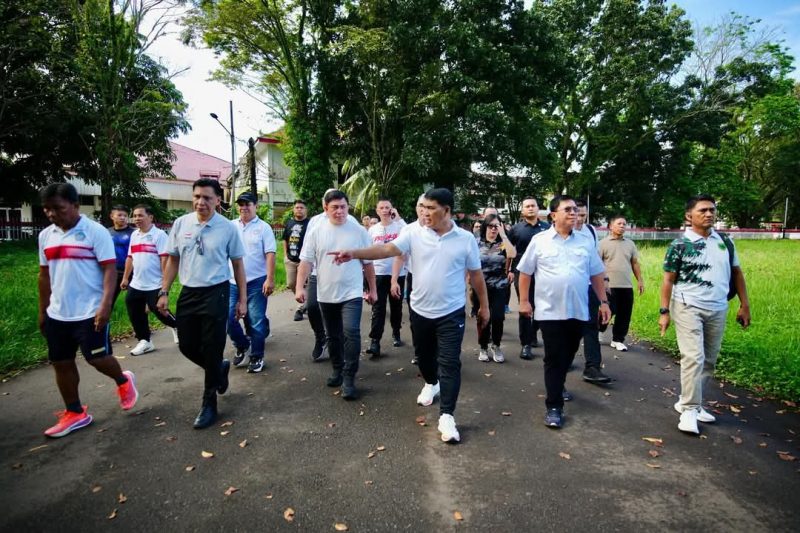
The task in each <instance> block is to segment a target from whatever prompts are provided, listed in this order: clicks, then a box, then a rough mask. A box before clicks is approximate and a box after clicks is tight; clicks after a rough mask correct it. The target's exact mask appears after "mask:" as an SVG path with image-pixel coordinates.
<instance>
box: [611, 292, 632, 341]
mask: <svg viewBox="0 0 800 533" xmlns="http://www.w3.org/2000/svg"><path fill="white" fill-rule="evenodd" d="M611 297H612V298H614V308H615V311H616V313H617V314H616V316H615V317H614V327H613V328H611V334H612V338H613V339H614V342H625V336H626V335H627V334H628V328H629V327H630V325H631V315H632V314H633V289H622V288H620V289H611Z"/></svg>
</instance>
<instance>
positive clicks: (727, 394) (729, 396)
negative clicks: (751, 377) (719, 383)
mask: <svg viewBox="0 0 800 533" xmlns="http://www.w3.org/2000/svg"><path fill="white" fill-rule="evenodd" d="M722 394H724V395H725V396H727V397H728V398H733V399H734V400H738V399H739V397H738V396H736V395H735V394H731V393H730V392H723V393H722Z"/></svg>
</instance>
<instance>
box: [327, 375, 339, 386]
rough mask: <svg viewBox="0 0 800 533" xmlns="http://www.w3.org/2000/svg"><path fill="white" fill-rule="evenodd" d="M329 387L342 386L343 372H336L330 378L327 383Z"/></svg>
mask: <svg viewBox="0 0 800 533" xmlns="http://www.w3.org/2000/svg"><path fill="white" fill-rule="evenodd" d="M325 384H326V385H328V387H339V386H341V385H342V373H341V372H334V373H333V374H332V375H331V377H329V378H328V381H326V382H325Z"/></svg>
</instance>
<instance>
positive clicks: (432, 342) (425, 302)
mask: <svg viewBox="0 0 800 533" xmlns="http://www.w3.org/2000/svg"><path fill="white" fill-rule="evenodd" d="M453 204H454V201H453V193H451V192H450V191H449V190H447V189H431V190H429V191H428V192H426V193H425V197H424V198H423V201H422V216H421V217H420V220H419V222H420V224H419V225H418V226H416V227H409V229H408V230H407V231H404V232H402V233H401V234H400V236H399V237H398V238H397V239H395V240H394V241H392V242H390V243H387V244H378V245H375V246H370V247H369V248H362V249H357V250H342V251H339V252H335V253H334V254H333V255H335V256H336V262H337V263H344V262H347V261H349V260H351V259H383V258H386V257H396V256H399V255H407V256H408V257H409V258H410V259H411V261H413V263H414V291H413V292H412V293H411V334H412V335H413V337H414V346H415V350H416V352H417V354H418V356H419V362H418V364H419V369H420V372H421V373H422V377H423V378H424V379H425V386H424V387H422V391H421V392H420V393H419V396H417V403H418V404H419V405H422V406H428V405H431V404H432V403H433V400H434V399H435V397H436V396H440V397H441V402H440V405H439V413H440V415H439V433H441V439H442V441H444V442H451V443H455V442H459V441H460V440H461V436H460V435H459V433H458V429H456V422H455V419H454V418H453V412H454V411H455V409H456V402H457V400H458V393H459V390H460V388H461V358H460V356H461V342H462V341H463V339H464V322H465V310H464V309H465V308H464V306H465V304H466V297H465V294H466V283H465V278H466V276H465V274H467V275H469V279H470V284H471V285H472V287H473V289H474V290H475V292H476V293H477V295H478V300H479V302H480V309H479V310H478V326H479V327H481V328H482V327H483V326H484V325H486V323H487V322H488V321H489V303H488V299H487V296H486V284H485V283H484V280H483V273H482V272H481V261H480V256H479V254H478V244H477V242H476V241H475V237H473V235H472V234H471V233H469V232H468V231H465V230H463V229H461V228H459V227H457V226H456V224H455V223H454V222H453V220H452V219H451V216H452V213H453Z"/></svg>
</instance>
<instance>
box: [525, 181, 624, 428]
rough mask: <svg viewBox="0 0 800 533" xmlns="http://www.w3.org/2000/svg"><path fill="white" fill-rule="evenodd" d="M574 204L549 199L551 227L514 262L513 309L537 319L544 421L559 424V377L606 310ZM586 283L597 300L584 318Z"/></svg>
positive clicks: (595, 258) (600, 270)
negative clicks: (533, 281)
mask: <svg viewBox="0 0 800 533" xmlns="http://www.w3.org/2000/svg"><path fill="white" fill-rule="evenodd" d="M577 212H578V208H577V206H576V205H575V200H573V199H572V198H571V197H569V196H566V195H562V196H556V197H555V198H553V200H552V201H551V202H550V216H551V218H552V220H553V225H552V226H551V227H550V229H548V230H547V231H544V232H542V233H539V234H538V235H536V236H535V237H533V239H531V242H530V244H529V245H528V248H527V250H525V255H524V256H523V257H522V259H521V260H520V262H519V265H518V268H519V273H520V276H519V294H520V302H519V312H520V314H521V315H523V316H524V317H530V316H531V314H534V318H535V319H536V320H537V321H538V322H539V327H540V328H541V330H542V341H543V342H544V384H545V388H546V389H547V397H546V398H545V406H546V407H547V412H546V414H545V418H544V423H545V425H546V426H547V427H550V428H554V429H560V428H561V427H563V425H564V419H563V408H564V399H565V398H564V396H563V393H564V381H565V379H566V377H567V371H568V370H569V367H570V366H571V365H572V360H573V359H574V358H575V352H577V351H578V346H579V345H580V342H581V338H582V336H583V330H584V326H585V324H586V321H587V320H597V319H598V318H599V319H600V320H601V321H602V322H603V323H604V324H607V323H608V321H609V319H610V318H611V310H610V309H609V307H608V301H607V300H606V296H605V287H604V286H603V279H604V278H605V268H604V267H603V262H602V261H601V260H600V256H599V255H598V253H597V251H596V249H595V246H594V243H593V242H592V241H591V240H590V239H589V238H587V237H586V236H584V235H583V234H582V233H579V232H577V231H574V228H575V222H576V218H577V216H576V215H577ZM532 277H535V278H536V288H535V290H534V306H533V307H534V309H535V313H532V309H531V303H530V300H529V297H528V294H529V293H528V289H529V288H530V285H531V278H532ZM590 282H591V284H592V288H593V289H594V293H595V295H596V296H597V298H598V299H599V300H600V308H599V311H598V314H599V317H594V316H589V301H588V293H587V291H586V286H587V285H588V284H589V283H590Z"/></svg>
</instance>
